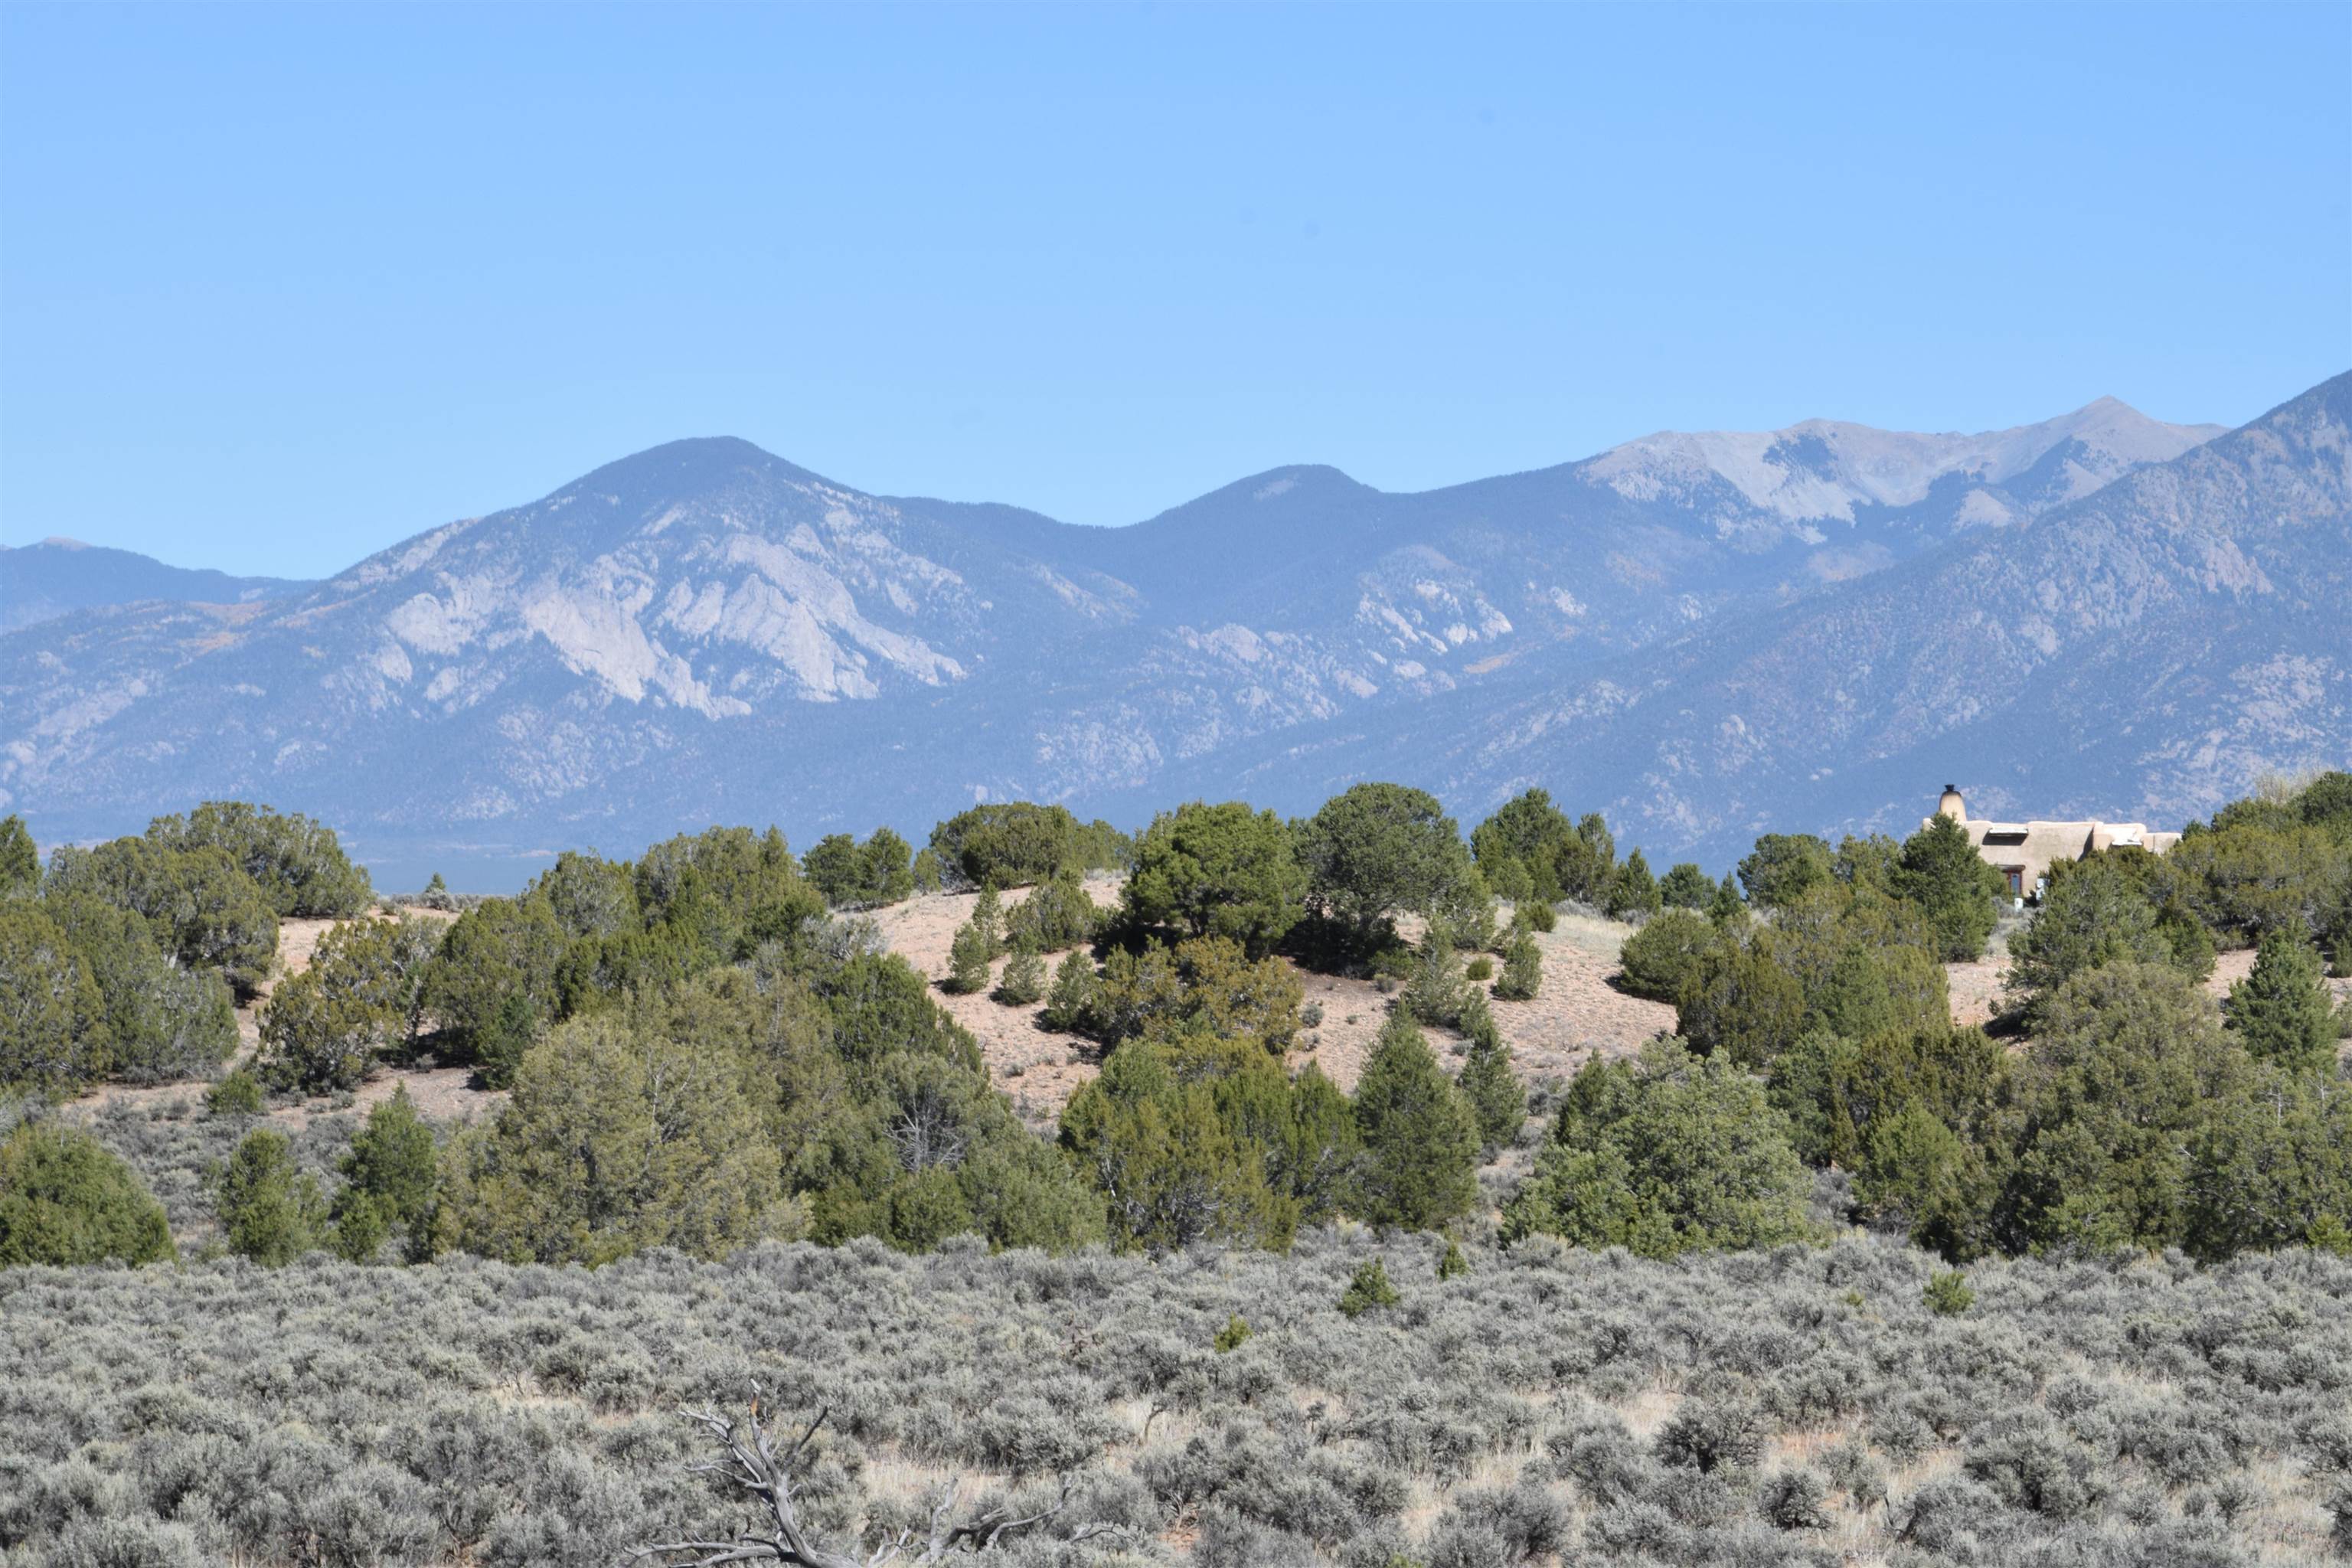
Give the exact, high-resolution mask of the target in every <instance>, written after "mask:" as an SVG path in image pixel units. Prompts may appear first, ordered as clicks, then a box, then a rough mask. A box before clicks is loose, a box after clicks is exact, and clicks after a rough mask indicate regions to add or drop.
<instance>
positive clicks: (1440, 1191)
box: [1355, 1012, 1478, 1230]
mask: <svg viewBox="0 0 2352 1568" xmlns="http://www.w3.org/2000/svg"><path fill="white" fill-rule="evenodd" d="M1355 1104H1356V1130H1357V1132H1358V1133H1359V1135H1360V1137H1361V1138H1362V1140H1363V1149H1364V1152H1363V1157H1362V1160H1361V1163H1360V1165H1359V1166H1358V1171H1357V1178H1356V1210H1357V1213H1358V1215H1359V1216H1360V1217H1361V1218H1362V1219H1364V1220H1365V1221H1367V1222H1368V1223H1370V1224H1372V1225H1375V1226H1381V1227H1382V1228H1384V1229H1385V1228H1394V1229H1400V1230H1432V1229H1435V1228H1436V1227H1438V1226H1443V1225H1444V1224H1445V1222H1446V1221H1448V1220H1451V1219H1454V1218H1456V1217H1458V1216H1459V1215H1464V1214H1466V1213H1468V1212H1469V1210H1470V1207H1471V1205H1473V1204H1475V1202H1476V1201H1477V1196H1478V1184H1477V1178H1476V1171H1477V1168H1478V1124H1477V1119H1476V1117H1475V1114H1474V1113H1473V1111H1472V1110H1471V1108H1470V1104H1469V1102H1468V1100H1466V1099H1465V1098H1464V1096H1463V1094H1462V1092H1461V1090H1460V1089H1456V1088H1455V1087H1454V1081H1453V1080H1452V1079H1449V1078H1447V1077H1446V1076H1445V1073H1444V1069H1443V1068H1440V1067H1439V1066H1438V1065H1437V1058H1436V1057H1435V1056H1434V1055H1433V1054H1432V1053H1431V1051H1430V1048H1429V1042H1428V1041H1427V1040H1425V1039H1423V1037H1422V1033H1421V1028H1420V1026H1418V1025H1417V1024H1415V1023H1414V1022H1413V1021H1412V1018H1410V1017H1408V1016H1406V1015H1404V1014H1403V1013H1401V1012H1400V1013H1395V1014H1391V1016H1390V1018H1389V1021H1388V1023H1387V1025H1386V1026H1384V1027H1382V1029H1381V1034H1380V1038H1379V1040H1378V1041H1377V1042H1375V1043H1374V1045H1373V1047H1372V1053H1371V1056H1370V1058H1368V1059H1367V1060H1366V1061H1365V1063H1364V1070H1363V1074H1362V1076H1361V1077H1360V1078H1359V1079H1357V1082H1356V1097H1355Z"/></svg>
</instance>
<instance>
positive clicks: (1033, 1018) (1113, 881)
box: [874, 877, 1675, 1121]
mask: <svg viewBox="0 0 2352 1568" xmlns="http://www.w3.org/2000/svg"><path fill="white" fill-rule="evenodd" d="M1118 890H1119V881H1118V879H1117V878H1115V877H1097V878H1095V879H1091V880H1089V881H1088V882H1087V892H1088V894H1089V895H1091V896H1092V898H1093V899H1094V900H1095V902H1096V903H1097V904H1098V905H1101V906H1103V907H1105V908H1108V907H1110V906H1112V905H1114V904H1116V903H1117V902H1118ZM1025 897H1027V889H1014V890H1013V891H1012V892H1010V893H1007V894H1005V895H1004V903H1005V907H1006V908H1007V909H1011V908H1012V907H1013V906H1014V905H1015V904H1017V903H1019V902H1020V901H1021V900H1023V899H1024V898H1025ZM977 901H978V895H977V894H972V893H946V894H932V895H926V896H924V897H921V898H917V899H912V900H908V901H907V902H906V903H903V904H897V905H893V906H892V907H890V908H888V909H886V910H877V911H876V912H875V917H874V918H875V921H876V923H877V925H879V926H880V927H881V929H882V934H883V937H884V939H885V940H886V941H887V942H889V944H890V948H891V951H892V952H897V953H898V954H899V955H900V956H901V957H903V958H905V959H906V960H907V962H908V963H911V964H913V965H914V966H915V967H916V968H917V969H918V970H919V971H920V972H921V973H924V974H926V975H928V976H929V977H930V978H931V979H932V980H933V981H934V982H936V981H938V980H939V979H940V977H941V976H942V975H944V974H946V973H947V967H948V947H949V945H950V943H951V942H954V940H955V933H956V928H957V927H959V926H961V925H962V924H963V922H964V921H967V920H970V919H971V908H972V905H973V904H974V903H975V902H977ZM1632 929H1633V928H1632V927H1630V926H1622V925H1617V924H1615V923H1613V922H1611V921H1597V920H1591V919H1586V918H1583V917H1580V916H1575V915H1562V916H1561V917H1560V920H1559V929H1558V930H1556V931H1552V932H1550V933H1549V935H1542V936H1538V938H1537V939H1536V942H1537V945H1538V947H1539V948H1540V949H1541V950H1542V952H1543V960H1544V967H1543V987H1542V990H1541V992H1540V993H1539V994H1538V995H1537V997H1536V998H1535V999H1534V1000H1533V1001H1530V1002H1496V1004H1494V1009H1495V1019H1496V1023H1498V1024H1500V1025H1501V1026H1502V1029H1503V1037H1504V1038H1505V1039H1507V1040H1508V1041H1509V1042H1510V1044H1511V1048H1512V1050H1513V1051H1514V1052H1515V1053H1516V1054H1517V1058H1518V1068H1519V1074H1520V1076H1521V1077H1522V1078H1524V1079H1529V1080H1530V1081H1532V1080H1533V1079H1538V1078H1540V1077H1543V1076H1545V1075H1547V1074H1551V1073H1559V1074H1561V1075H1566V1074H1568V1073H1570V1072H1573V1071H1574V1070H1575V1069H1576V1068H1579V1067H1580V1066H1582V1065H1583V1063H1584V1062H1585V1061H1586V1060H1587V1059H1589V1058H1591V1057H1592V1056H1594V1055H1596V1054H1597V1055H1602V1056H1619V1055H1624V1054H1626V1053H1629V1052H1632V1051H1636V1050H1639V1049H1640V1048H1641V1047H1642V1046H1643V1044H1644V1043H1645V1042H1646V1041H1648V1040H1649V1039H1650V1038H1651V1037H1653V1036H1654V1035H1655V1034H1657V1032H1658V1031H1659V1030H1661V1029H1671V1028H1673V1027H1674V1022H1675V1010H1674V1009H1673V1008H1672V1007H1670V1006H1667V1005H1664V1004H1663V1003H1658V1002H1644V1001H1643V1000H1642V999H1640V998H1639V997H1634V996H1628V995H1626V994H1623V993H1622V992H1620V991H1618V990H1616V989H1615V988H1614V987H1613V986H1612V985H1610V984H1608V977H1609V976H1610V975H1612V974H1614V973H1616V971H1617V949H1618V946H1619V945H1620V944H1621V943H1622V942H1623V941H1624V939H1625V936H1626V934H1627V933H1628V932H1629V931H1631V930H1632ZM1055 962H1058V960H1055ZM1003 967H1004V961H1003V960H999V961H998V963H996V965H995V966H994V969H993V970H992V974H999V973H1003ZM1299 978H1300V979H1301V980H1302V981H1303V982H1304V983H1305V984H1306V987H1307V1003H1308V1004H1309V1005H1313V1006H1319V1007H1320V1008H1321V1009H1322V1010H1323V1019H1322V1022H1321V1024H1320V1025H1319V1026H1317V1027H1315V1028H1313V1029H1310V1030H1307V1031H1306V1032H1305V1033H1304V1034H1302V1035H1301V1036H1300V1037H1299V1042H1298V1048H1297V1050H1295V1051H1293V1053H1292V1055H1291V1065H1292V1066H1293V1067H1303V1066H1305V1065H1306V1064H1307V1062H1309V1061H1313V1062H1317V1063H1318V1064H1320V1065H1321V1067H1322V1068H1323V1070H1324V1072H1325V1073H1327V1074H1328V1075H1329V1077H1330V1078H1331V1079H1332V1080H1333V1081H1334V1082H1336V1083H1337V1084H1339V1087H1340V1088H1342V1089H1353V1088H1354V1087H1355V1083H1356V1078H1357V1075H1358V1074H1360V1072H1361V1071H1362V1070H1363V1065H1364V1058H1366V1057H1367V1056H1368V1055H1369V1054H1370V1051H1371V1048H1372V1041H1373V1039H1374V1038H1375V1037H1377V1036H1378V1035H1379V1034H1380V1032H1381V1024H1383V1023H1384V1022H1386V1021H1387V1017H1388V1008H1389V998H1388V996H1387V995H1386V994H1382V993H1381V991H1380V989H1379V988H1378V987H1376V986H1375V985H1374V984H1372V983H1371V982H1370V981H1368V980H1349V979H1341V978H1339V977H1338V976H1335V975H1328V974H1315V973H1307V972H1305V971H1301V972H1300V974H1299ZM931 994H932V996H933V998H934V999H935V1000H936V1001H937V1002H938V1003H939V1004H940V1006H942V1007H945V1008H946V1009H947V1010H948V1011H949V1012H950V1013H951V1014H953V1015H954V1016H955V1019H956V1021H957V1022H958V1023H960V1024H961V1025H962V1026H964V1027H965V1028H967V1029H970V1030H971V1032H972V1035H973V1037H975V1038H977V1039H978V1040H979V1041H980V1049H981V1055H982V1057H983V1058H985V1059H986V1060H987V1063H988V1070H989V1074H990V1076H991V1077H992V1078H993V1079H995V1080H996V1082H997V1085H998V1087H1000V1088H1002V1089H1003V1090H1004V1091H1005V1093H1006V1094H1007V1095H1009V1096H1011V1097H1012V1099H1013V1103H1014V1104H1015V1105H1016V1106H1018V1107H1020V1108H1021V1109H1022V1111H1023V1114H1024V1116H1026V1117H1028V1118H1030V1119H1031V1120H1033V1121H1046V1120H1049V1119H1051V1118H1052V1117H1054V1116H1055V1115H1058V1114H1059V1112H1060V1110H1061V1108H1062V1107H1063V1106H1064V1105H1065V1104H1066V1103H1067V1102H1068V1100H1069V1098H1070V1096H1071V1095H1073V1094H1075V1093H1076V1092H1077V1090H1078V1088H1079V1086H1080V1085H1082V1084H1084V1083H1086V1082H1087V1080H1088V1079H1092V1078H1093V1077H1094V1076H1095V1075H1096V1074H1097V1072H1099V1071H1100V1070H1101V1066H1100V1051H1099V1048H1098V1047H1096V1046H1095V1045H1094V1043H1093V1042H1092V1041H1089V1040H1085V1039H1081V1038H1079V1037H1076V1036H1073V1035H1055V1034H1050V1033H1048V1032H1047V1031H1045V1029H1043V1028H1040V1027H1039V1026H1038V1025H1037V1012H1038V1009H1037V1008H1035V1007H1006V1006H1003V1005H1000V1004H998V1003H995V1002H992V1001H991V1000H989V998H988V995H987V994H986V993H984V992H982V993H975V994H971V995H968V996H952V995H950V994H948V993H946V992H944V991H940V990H938V989H937V988H936V986H935V987H934V989H933V991H932V993H931ZM1430 1034H1431V1044H1432V1045H1433V1047H1435V1049H1436V1050H1437V1052H1438V1054H1439V1055H1440V1057H1441V1058H1446V1059H1448V1060H1449V1061H1451V1060H1452V1059H1453V1058H1452V1052H1453V1051H1454V1047H1458V1046H1461V1045H1462V1044H1463V1042H1462V1041H1461V1040H1460V1039H1459V1038H1458V1037H1454V1036H1451V1035H1449V1034H1447V1033H1446V1032H1445V1031H1443V1030H1433V1031H1430Z"/></svg>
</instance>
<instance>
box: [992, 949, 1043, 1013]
mask: <svg viewBox="0 0 2352 1568" xmlns="http://www.w3.org/2000/svg"><path fill="white" fill-rule="evenodd" d="M994 994H995V998H996V1000H997V1001H999V1002H1001V1003H1003V1005H1006V1006H1008V1007H1026V1006H1029V1005H1031V1004H1033V1003H1034V1002H1035V1001H1036V1000H1037V999H1038V998H1039V997H1041V996H1043V995H1045V959H1044V958H1042V957H1041V956H1039V954H1038V952H1037V950H1036V949H1035V948H1034V947H1032V946H1030V945H1029V944H1028V943H1026V942H1024V943H1023V944H1022V945H1020V946H1019V947H1016V948H1014V949H1013V957H1012V960H1011V962H1009V963H1006V964H1005V966H1004V973H1003V974H1002V975H1000V976H998V977H997V982H996V990H995V993H994Z"/></svg>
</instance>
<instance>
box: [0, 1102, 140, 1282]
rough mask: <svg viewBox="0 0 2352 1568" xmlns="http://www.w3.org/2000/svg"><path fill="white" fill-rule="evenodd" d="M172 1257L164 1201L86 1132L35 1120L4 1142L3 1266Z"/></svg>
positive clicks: (0, 1148)
mask: <svg viewBox="0 0 2352 1568" xmlns="http://www.w3.org/2000/svg"><path fill="white" fill-rule="evenodd" d="M173 1256H174V1251H173V1246H172V1233H171V1229H170V1227H169V1226H167V1225H166V1224H165V1223H164V1219H163V1205H161V1204H159V1203H157V1202H156V1201H155V1199H154V1197H153V1195H152V1194H150V1193H149V1192H148V1191H147V1189H146V1188H145V1187H144V1186H142V1184H140V1181H139V1178H138V1177H137V1176H136V1175H134V1174H132V1173H131V1168H130V1167H129V1166H128V1165H125V1164H124V1163H122V1162H121V1159H119V1158H117V1157H116V1156H115V1155H114V1154H113V1153H112V1152H110V1151H109V1150H108V1149H107V1148H106V1147H105V1145H103V1144H102V1143H100V1142H99V1141H98V1140H97V1139H96V1138H93V1137H92V1136H90V1135H89V1133H88V1132H85V1131H81V1130H79V1128H70V1127H61V1126H58V1125H57V1124H56V1123H54V1122H42V1121H32V1122H26V1123H25V1124H23V1125H22V1126H20V1127H18V1128H17V1129H16V1131H14V1132H12V1133H10V1134H9V1136H8V1138H7V1141H6V1142H0V1268H16V1267H21V1266H25V1265H29V1264H48V1265H52V1266H54V1267H58V1268H66V1267H69V1266H71V1265H74V1264H79V1263H133V1264H136V1263H161V1262H168V1261H170V1260H171V1258H173Z"/></svg>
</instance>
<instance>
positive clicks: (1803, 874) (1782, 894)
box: [1738, 833, 1836, 910]
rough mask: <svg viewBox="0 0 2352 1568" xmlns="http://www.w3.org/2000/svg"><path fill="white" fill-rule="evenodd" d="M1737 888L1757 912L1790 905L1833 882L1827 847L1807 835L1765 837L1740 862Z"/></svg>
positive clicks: (1824, 843)
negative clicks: (1738, 886) (1813, 890)
mask: <svg viewBox="0 0 2352 1568" xmlns="http://www.w3.org/2000/svg"><path fill="white" fill-rule="evenodd" d="M1738 870H1739V885H1740V886H1741V887H1743V888H1745V889H1748V902H1749V903H1751V904H1753V905H1755V906H1756V907H1757V908H1758V909H1762V910H1777V909H1783V908H1786V907H1787V906H1788V905H1790V904H1793V903H1795V902H1796V901H1797V900H1798V899H1800V898H1801V897H1802V896H1803V895H1804V894H1805V893H1807V892H1809V891H1811V889H1815V888H1818V887H1821V886H1822V885H1824V884H1826V883H1828V882H1831V881H1833V880H1835V879H1836V874H1835V872H1834V870H1833V869H1832V865H1831V857H1830V847H1829V845H1828V844H1827V843H1826V842H1825V841H1823V840H1822V839H1820V838H1816V837H1813V836H1812V835H1811V834H1810V833H1768V834H1766V835H1764V836H1763V837H1761V838H1759V839H1758V840H1757V841H1756V847H1755V848H1754V849H1753V850H1752V851H1750V852H1749V853H1748V855H1747V856H1746V857H1745V858H1742V859H1741V860H1740V862H1739V867H1738Z"/></svg>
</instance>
